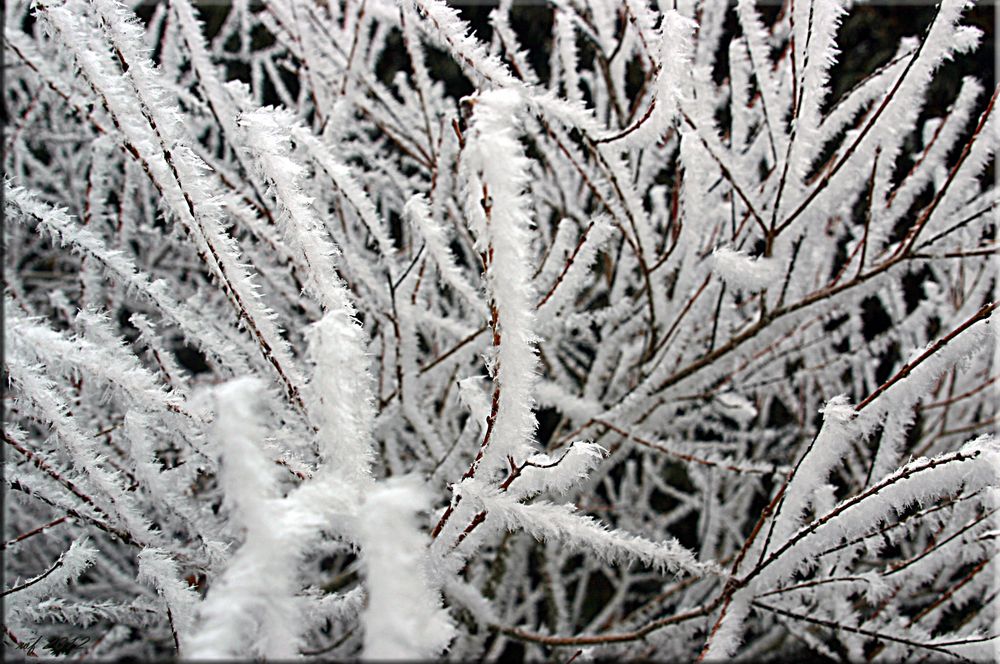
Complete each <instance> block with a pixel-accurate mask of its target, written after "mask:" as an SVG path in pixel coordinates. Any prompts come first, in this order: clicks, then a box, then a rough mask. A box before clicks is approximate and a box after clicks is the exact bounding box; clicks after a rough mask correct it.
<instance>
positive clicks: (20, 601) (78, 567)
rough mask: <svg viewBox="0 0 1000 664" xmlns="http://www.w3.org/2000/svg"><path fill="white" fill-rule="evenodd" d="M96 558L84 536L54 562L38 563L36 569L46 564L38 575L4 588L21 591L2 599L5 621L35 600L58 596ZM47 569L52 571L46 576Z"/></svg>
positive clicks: (95, 551)
mask: <svg viewBox="0 0 1000 664" xmlns="http://www.w3.org/2000/svg"><path fill="white" fill-rule="evenodd" d="M96 558H97V549H95V548H94V547H93V546H91V545H90V543H89V542H88V541H87V538H86V537H81V538H80V539H78V540H75V541H74V542H73V543H72V544H70V547H69V549H67V550H66V551H64V552H63V553H62V554H61V555H60V556H59V558H58V559H57V560H56V562H55V563H53V564H51V565H48V564H47V563H45V562H43V561H39V562H38V564H39V566H41V565H45V568H44V569H41V570H40V571H41V573H40V574H39V575H38V576H35V577H32V578H31V579H14V580H13V583H11V584H10V587H9V588H7V589H6V590H8V591H9V590H11V589H14V588H20V590H17V591H15V592H12V593H11V594H10V595H7V597H6V598H5V599H4V604H5V606H4V614H5V615H4V618H5V619H6V618H7V614H9V613H20V612H21V611H22V610H24V609H26V608H27V607H28V606H29V605H32V604H35V603H37V602H38V600H40V599H42V598H47V597H51V596H52V595H54V594H56V593H58V592H59V590H60V589H61V587H62V586H64V585H66V584H67V583H69V582H70V581H74V580H75V579H76V578H77V577H78V576H80V575H81V574H83V572H84V571H85V570H86V569H87V568H88V567H90V566H91V565H93V564H94V561H95V560H96ZM49 569H52V572H51V573H48V574H46V572H47V571H48V570H49ZM5 621H6V620H5Z"/></svg>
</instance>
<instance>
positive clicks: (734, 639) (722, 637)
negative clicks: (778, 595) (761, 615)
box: [701, 592, 752, 662]
mask: <svg viewBox="0 0 1000 664" xmlns="http://www.w3.org/2000/svg"><path fill="white" fill-rule="evenodd" d="M751 599H752V598H751V597H749V596H748V594H747V593H745V592H736V593H735V594H733V599H732V601H731V602H730V603H729V606H728V607H726V613H725V615H724V616H722V620H721V622H720V623H719V628H718V630H717V631H716V632H715V634H713V635H711V637H710V638H709V640H708V643H707V644H706V647H705V650H704V651H703V652H702V654H701V659H702V660H704V661H706V662H716V661H722V660H727V659H729V658H731V657H732V656H733V655H735V654H736V649H737V648H739V646H740V643H742V642H743V623H744V621H746V618H747V615H749V613H750V600H751Z"/></svg>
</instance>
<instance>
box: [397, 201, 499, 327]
mask: <svg viewBox="0 0 1000 664" xmlns="http://www.w3.org/2000/svg"><path fill="white" fill-rule="evenodd" d="M403 217H404V218H405V219H406V220H407V221H409V222H410V224H411V225H412V226H413V228H414V229H416V231H417V232H418V233H419V234H420V236H421V237H423V239H424V242H425V246H426V247H427V251H428V252H429V253H430V255H431V256H432V257H433V258H434V262H435V263H436V264H437V266H438V271H439V272H440V273H441V278H442V279H443V280H444V281H445V283H447V284H448V285H449V286H451V287H452V288H454V289H455V292H457V293H458V294H459V295H461V296H462V298H463V299H464V300H465V302H466V303H467V304H468V305H469V306H470V307H472V309H473V310H474V311H476V312H477V313H479V314H482V315H485V313H486V308H485V307H484V306H483V304H482V301H481V299H480V297H479V293H477V292H476V289H475V288H473V287H472V285H471V284H470V283H469V282H468V280H466V278H465V276H463V275H462V271H461V270H460V269H459V267H458V265H456V264H455V257H454V255H453V254H452V252H451V248H450V247H449V246H448V245H449V242H450V239H449V237H448V234H447V231H446V230H445V228H444V226H442V225H441V224H439V223H438V222H437V221H436V220H435V219H434V218H433V217H432V216H431V210H430V206H429V205H428V204H427V199H426V198H424V196H422V195H420V194H415V195H413V196H411V197H410V199H409V200H408V201H406V205H404V206H403Z"/></svg>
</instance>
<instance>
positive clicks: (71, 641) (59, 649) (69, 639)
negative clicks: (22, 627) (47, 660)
mask: <svg viewBox="0 0 1000 664" xmlns="http://www.w3.org/2000/svg"><path fill="white" fill-rule="evenodd" d="M43 638H44V639H45V648H47V649H48V650H49V652H51V653H52V654H53V655H68V654H70V653H72V652H75V651H77V650H79V649H80V648H82V647H84V646H85V645H87V644H88V643H90V637H89V636H49V637H43V636H39V637H38V638H37V639H35V640H34V641H32V642H31V643H27V642H25V643H19V644H17V649H18V650H25V651H27V653H28V654H29V655H32V656H33V655H35V654H36V653H35V647H36V646H37V645H38V644H39V643H41V641H42V639H43Z"/></svg>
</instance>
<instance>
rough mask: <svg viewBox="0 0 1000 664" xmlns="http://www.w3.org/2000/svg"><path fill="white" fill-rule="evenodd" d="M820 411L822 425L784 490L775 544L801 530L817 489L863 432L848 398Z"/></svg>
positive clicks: (834, 398)
mask: <svg viewBox="0 0 1000 664" xmlns="http://www.w3.org/2000/svg"><path fill="white" fill-rule="evenodd" d="M820 412H821V413H823V426H822V428H821V429H820V431H819V433H818V434H817V435H816V439H815V441H814V442H813V444H812V445H811V446H810V447H809V448H807V452H806V456H805V458H804V459H802V463H801V464H800V465H799V467H798V470H797V471H796V473H795V476H794V477H793V478H792V481H791V482H789V484H788V489H786V491H785V497H784V500H783V501H782V505H781V512H780V513H779V514H778V520H777V523H776V524H775V528H774V541H776V542H784V541H786V540H787V539H788V537H789V536H790V535H791V533H792V532H793V531H794V530H795V529H796V528H797V527H798V525H799V523H801V519H802V515H803V513H804V512H805V511H806V510H807V509H809V506H810V504H811V503H812V500H813V491H814V489H815V488H816V487H818V486H820V485H822V484H824V483H825V482H826V478H827V476H828V475H829V473H830V470H831V469H832V468H833V467H834V466H835V465H836V464H838V463H840V462H841V461H842V459H843V456H844V455H845V454H846V453H847V452H848V450H849V449H850V445H851V440H852V439H853V438H854V437H856V436H858V435H859V433H860V431H859V428H858V426H856V424H855V418H856V417H857V411H855V410H854V407H853V406H851V404H850V403H849V402H848V400H847V397H846V396H845V395H839V396H836V397H833V398H832V399H830V400H829V401H827V402H826V405H825V406H824V407H823V408H822V409H821V410H820Z"/></svg>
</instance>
